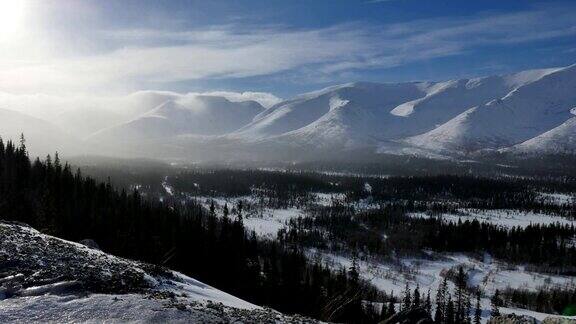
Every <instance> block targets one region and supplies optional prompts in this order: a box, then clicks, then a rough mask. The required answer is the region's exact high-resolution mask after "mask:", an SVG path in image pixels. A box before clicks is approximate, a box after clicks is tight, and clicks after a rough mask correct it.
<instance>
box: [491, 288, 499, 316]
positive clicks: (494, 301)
mask: <svg viewBox="0 0 576 324" xmlns="http://www.w3.org/2000/svg"><path fill="white" fill-rule="evenodd" d="M490 306H491V307H492V311H491V312H490V316H491V317H496V316H500V306H501V301H500V291H498V289H496V291H495V292H494V295H492V298H491V299H490Z"/></svg>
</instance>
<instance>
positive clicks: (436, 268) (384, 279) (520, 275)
mask: <svg viewBox="0 0 576 324" xmlns="http://www.w3.org/2000/svg"><path fill="white" fill-rule="evenodd" d="M307 255H308V256H309V257H310V258H312V259H320V260H322V261H323V262H324V263H325V264H326V265H328V266H329V267H331V268H333V269H341V268H342V267H344V268H346V269H349V268H350V267H351V266H352V263H353V258H352V257H351V256H344V255H336V254H333V253H328V252H324V251H319V250H316V249H309V250H308V251H307ZM430 256H431V259H409V258H406V259H400V260H397V261H395V262H390V261H381V260H377V259H374V258H371V257H361V258H360V259H358V260H357V265H358V267H359V273H360V276H361V277H362V278H363V279H365V280H368V281H369V282H370V283H372V284H373V285H374V286H376V287H377V288H378V289H380V290H382V291H385V292H387V293H393V295H394V296H397V297H399V296H402V293H403V291H404V289H405V287H406V284H408V286H409V287H410V289H414V288H416V287H417V286H418V287H420V292H421V294H427V293H428V290H430V296H431V299H432V301H433V303H434V299H435V296H436V291H437V289H438V287H439V286H440V284H441V283H442V281H443V275H445V274H446V273H447V272H448V271H457V269H458V267H459V266H462V267H463V268H464V269H465V271H466V272H467V274H468V285H469V286H471V287H472V286H480V287H481V288H482V290H483V291H484V292H485V293H486V295H484V296H483V298H482V303H481V304H482V322H483V323H486V322H487V321H488V319H489V318H490V299H489V296H491V295H492V294H493V293H494V291H495V290H496V289H499V290H502V289H505V288H524V289H528V290H536V289H538V288H542V287H554V286H561V287H572V288H576V278H575V277H568V276H555V275H544V274H540V273H535V272H530V271H526V270H525V269H524V268H523V267H514V268H511V267H510V266H509V265H506V264H503V263H499V262H496V261H494V260H492V258H490V256H488V255H486V256H485V257H484V260H477V259H474V258H471V257H469V256H466V255H463V254H447V253H444V254H434V253H431V252H430ZM449 285H450V286H451V289H452V288H453V284H452V283H451V282H449ZM500 311H501V312H502V313H504V314H509V313H515V314H522V315H528V316H532V317H534V318H536V319H538V320H543V319H544V318H546V317H550V316H554V315H550V314H545V313H538V312H534V311H530V310H526V309H518V308H501V309H500ZM558 317H562V316H558ZM563 318H572V319H576V317H563Z"/></svg>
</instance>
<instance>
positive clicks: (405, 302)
mask: <svg viewBox="0 0 576 324" xmlns="http://www.w3.org/2000/svg"><path fill="white" fill-rule="evenodd" d="M411 307H412V299H411V298H410V287H409V286H408V283H406V288H404V297H403V298H402V310H408V309H410V308H411Z"/></svg>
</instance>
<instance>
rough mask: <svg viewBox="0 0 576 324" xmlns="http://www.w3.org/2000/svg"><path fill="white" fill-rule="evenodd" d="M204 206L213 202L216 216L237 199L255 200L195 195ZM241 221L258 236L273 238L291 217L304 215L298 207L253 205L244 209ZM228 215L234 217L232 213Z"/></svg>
mask: <svg viewBox="0 0 576 324" xmlns="http://www.w3.org/2000/svg"><path fill="white" fill-rule="evenodd" d="M194 199H196V200H197V201H199V202H200V203H201V204H202V205H203V206H204V207H205V208H210V205H211V204H212V201H213V202H214V207H215V209H216V210H215V212H216V214H217V215H218V216H222V215H223V210H222V208H223V207H224V206H225V205H228V208H229V209H230V210H231V209H232V208H234V207H236V206H237V204H238V202H239V201H244V202H250V203H252V204H255V206H256V205H257V201H256V200H255V199H254V198H252V197H250V196H244V197H235V198H223V197H214V198H209V197H195V198H194ZM242 214H243V215H242V222H243V223H244V227H246V228H247V229H248V230H252V231H254V232H256V234H257V235H258V236H260V237H266V238H270V239H275V238H276V234H278V231H279V230H281V229H282V228H287V227H288V226H287V223H288V221H290V220H291V219H293V218H298V217H302V216H304V211H303V210H301V209H298V208H286V209H282V208H277V209H275V208H259V207H255V208H254V209H253V210H249V211H244V212H243V213H242ZM230 217H236V216H235V215H233V214H232V213H231V214H230Z"/></svg>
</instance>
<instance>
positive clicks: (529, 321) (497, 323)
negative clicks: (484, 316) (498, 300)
mask: <svg viewBox="0 0 576 324" xmlns="http://www.w3.org/2000/svg"><path fill="white" fill-rule="evenodd" d="M537 323H538V320H536V319H535V318H534V317H531V316H527V315H516V314H506V315H500V316H496V317H492V318H490V320H488V324H537Z"/></svg>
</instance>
